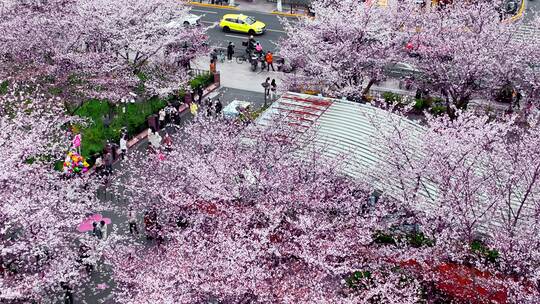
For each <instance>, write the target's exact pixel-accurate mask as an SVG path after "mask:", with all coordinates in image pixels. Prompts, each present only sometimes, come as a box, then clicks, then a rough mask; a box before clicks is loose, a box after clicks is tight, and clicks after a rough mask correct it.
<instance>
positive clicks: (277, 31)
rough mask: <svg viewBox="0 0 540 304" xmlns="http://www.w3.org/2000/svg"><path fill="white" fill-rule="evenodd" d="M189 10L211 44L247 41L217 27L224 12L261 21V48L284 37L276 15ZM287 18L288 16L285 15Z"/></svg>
mask: <svg viewBox="0 0 540 304" xmlns="http://www.w3.org/2000/svg"><path fill="white" fill-rule="evenodd" d="M539 1H540V0H539ZM191 12H192V13H193V14H195V15H203V17H202V18H201V23H202V25H205V26H210V27H211V28H210V29H208V32H207V33H208V36H209V40H210V44H211V45H213V46H221V47H226V46H227V44H228V43H229V41H232V42H233V43H234V44H235V45H236V51H237V52H238V51H239V50H241V49H243V47H242V41H247V39H248V38H249V35H248V34H244V33H236V32H231V33H224V32H223V31H222V30H221V28H220V27H219V21H220V20H221V17H223V15H225V14H240V13H242V14H244V15H248V16H251V17H253V18H255V19H256V20H258V21H262V22H264V23H265V24H266V33H264V34H262V35H257V36H255V39H256V40H258V41H259V42H260V43H261V45H262V47H263V50H265V51H272V52H276V51H277V47H276V44H277V43H278V41H279V39H280V38H281V37H284V35H285V32H284V31H283V26H282V25H281V22H280V21H279V18H284V17H278V16H277V15H273V14H268V13H261V12H253V11H240V10H230V9H222V8H212V7H193V8H192V9H191ZM287 18H289V17H287ZM290 18H291V19H293V20H294V19H296V17H290Z"/></svg>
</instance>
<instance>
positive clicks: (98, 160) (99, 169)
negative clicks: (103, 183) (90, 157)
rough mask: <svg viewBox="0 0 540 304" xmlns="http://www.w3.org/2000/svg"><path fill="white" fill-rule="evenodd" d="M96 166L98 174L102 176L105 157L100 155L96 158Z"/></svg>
mask: <svg viewBox="0 0 540 304" xmlns="http://www.w3.org/2000/svg"><path fill="white" fill-rule="evenodd" d="M94 168H95V170H96V174H97V175H98V176H100V177H101V175H102V174H103V158H101V155H98V157H97V158H96V162H95V163H94Z"/></svg>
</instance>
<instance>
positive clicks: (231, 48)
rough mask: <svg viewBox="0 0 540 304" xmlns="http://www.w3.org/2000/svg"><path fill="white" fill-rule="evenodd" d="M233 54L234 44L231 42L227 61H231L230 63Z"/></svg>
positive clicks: (228, 46)
mask: <svg viewBox="0 0 540 304" xmlns="http://www.w3.org/2000/svg"><path fill="white" fill-rule="evenodd" d="M233 54H234V44H233V43H232V41H229V45H227V60H229V62H231V61H232V57H233Z"/></svg>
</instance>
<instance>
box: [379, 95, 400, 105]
mask: <svg viewBox="0 0 540 304" xmlns="http://www.w3.org/2000/svg"><path fill="white" fill-rule="evenodd" d="M382 98H383V99H384V100H385V101H386V102H387V103H391V104H400V103H401V102H402V101H403V97H402V96H401V95H399V94H396V93H392V92H384V93H383V94H382Z"/></svg>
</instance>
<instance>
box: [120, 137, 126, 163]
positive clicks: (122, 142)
mask: <svg viewBox="0 0 540 304" xmlns="http://www.w3.org/2000/svg"><path fill="white" fill-rule="evenodd" d="M127 150H128V147H127V139H126V135H125V134H124V135H122V137H121V138H120V155H121V156H122V160H124V159H125V158H126V154H127Z"/></svg>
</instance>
